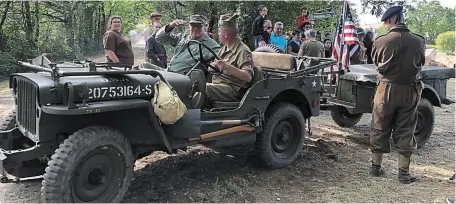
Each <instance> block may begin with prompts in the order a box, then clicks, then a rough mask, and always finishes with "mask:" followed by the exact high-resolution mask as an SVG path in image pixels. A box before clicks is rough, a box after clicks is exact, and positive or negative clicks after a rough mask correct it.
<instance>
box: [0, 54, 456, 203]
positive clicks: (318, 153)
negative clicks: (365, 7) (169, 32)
mask: <svg viewBox="0 0 456 204" xmlns="http://www.w3.org/2000/svg"><path fill="white" fill-rule="evenodd" d="M138 50H140V49H138ZM141 57H142V56H141ZM455 85H456V82H455V80H453V79H452V80H450V81H449V83H448V96H449V98H451V99H455ZM4 86H5V83H3V84H2V85H0V87H4ZM3 90H5V89H3ZM8 93H9V92H7V91H2V92H0V94H2V96H1V97H0V111H1V112H2V113H3V114H2V116H3V115H4V112H5V111H6V110H8V109H10V107H11V106H12V101H11V99H10V97H9V96H8V95H7V94H8ZM454 107H455V106H454V104H453V105H451V106H447V105H444V106H443V107H442V108H438V107H435V112H436V126H435V129H434V133H433V135H432V138H431V140H430V141H429V142H428V144H427V145H426V146H425V147H424V148H422V149H420V150H418V151H417V153H416V154H415V155H414V156H413V164H412V171H413V172H415V173H418V174H419V175H420V181H418V182H416V183H413V184H409V185H401V184H399V182H398V181H397V179H396V176H397V170H396V164H397V159H396V158H397V157H396V156H397V153H396V151H393V153H391V154H389V155H387V157H386V158H385V159H384V161H385V165H386V168H387V174H386V176H384V177H382V178H372V177H370V176H369V175H368V174H367V172H368V168H369V151H368V134H369V122H370V114H366V115H365V116H364V117H363V119H362V121H361V122H360V123H358V125H357V126H356V127H355V128H352V129H348V128H340V127H338V126H336V125H335V124H334V123H333V122H332V120H331V118H330V116H329V113H328V112H321V116H319V117H316V118H313V119H312V124H313V127H314V135H313V136H312V137H311V138H308V140H307V143H306V146H305V147H304V149H303V151H302V153H301V154H300V156H299V157H298V159H297V161H296V163H295V164H294V165H292V166H289V167H286V168H284V169H280V170H268V169H265V168H263V167H261V166H260V165H259V164H257V160H256V159H255V156H254V151H253V148H252V147H250V146H239V147H232V148H227V149H225V150H224V151H221V152H215V151H213V150H210V149H207V148H204V147H201V146H195V147H191V148H189V150H188V151H186V152H179V153H178V154H176V155H167V154H164V153H162V152H157V153H154V154H152V155H150V156H148V157H145V158H143V159H141V160H139V161H137V162H136V171H135V176H134V179H133V180H132V183H131V187H130V189H129V192H128V193H127V195H126V196H125V198H124V200H123V202H129V203H131V202H357V203H360V202H376V203H377V202H400V203H402V202H414V203H416V202H426V203H429V202H438V203H443V202H445V198H446V197H448V196H450V195H454V193H455V189H454V184H449V183H448V182H447V179H448V178H449V177H450V176H451V175H452V174H453V173H454V169H455V168H454V165H455V154H454V150H455V131H454V129H455V126H454V124H455V119H454V116H455V110H454V109H455V108H454ZM318 139H322V140H320V141H317V140H318ZM333 154H335V156H334V155H333ZM39 192H40V182H39V181H37V182H30V183H23V184H0V202H2V203H4V202H28V203H29V202H39Z"/></svg>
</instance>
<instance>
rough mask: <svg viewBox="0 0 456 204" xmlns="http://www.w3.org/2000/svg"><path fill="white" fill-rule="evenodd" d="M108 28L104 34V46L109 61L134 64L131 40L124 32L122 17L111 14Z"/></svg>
mask: <svg viewBox="0 0 456 204" xmlns="http://www.w3.org/2000/svg"><path fill="white" fill-rule="evenodd" d="M107 27H108V30H107V31H106V33H105V34H104V36H103V48H104V50H105V53H106V58H107V60H108V62H115V63H125V64H127V65H130V66H132V65H133V64H134V61H135V56H134V55H133V50H132V48H131V41H130V40H129V39H128V38H126V37H125V36H124V35H123V34H122V18H121V17H120V16H111V17H110V18H109V20H108V26H107Z"/></svg>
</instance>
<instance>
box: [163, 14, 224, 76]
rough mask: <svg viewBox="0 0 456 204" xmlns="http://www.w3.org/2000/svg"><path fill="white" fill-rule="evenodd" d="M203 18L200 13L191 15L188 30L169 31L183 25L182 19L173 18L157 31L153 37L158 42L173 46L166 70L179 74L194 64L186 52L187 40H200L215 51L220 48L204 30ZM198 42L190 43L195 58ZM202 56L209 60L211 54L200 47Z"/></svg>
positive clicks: (197, 55) (197, 53)
mask: <svg viewBox="0 0 456 204" xmlns="http://www.w3.org/2000/svg"><path fill="white" fill-rule="evenodd" d="M205 19H206V18H204V17H203V16H201V15H193V16H191V17H190V22H189V32H185V33H171V31H172V30H173V29H174V28H176V27H181V26H183V25H184V23H185V22H184V21H183V20H179V19H177V20H174V21H172V22H171V23H170V24H168V25H166V26H163V27H162V28H160V29H159V30H158V31H157V34H156V36H155V39H157V41H158V42H159V43H162V44H165V43H167V44H169V45H171V46H173V47H174V53H173V57H172V58H171V61H170V64H169V68H168V71H170V72H175V73H179V74H187V72H188V71H190V69H191V68H192V67H193V66H195V64H196V62H195V60H194V59H193V58H192V57H191V55H190V53H189V52H188V49H187V47H188V44H187V43H188V41H189V40H196V41H200V42H202V43H203V44H205V45H206V46H208V47H209V48H211V49H212V51H214V52H215V53H217V52H218V51H219V50H220V45H219V44H218V43H217V42H216V41H215V40H214V39H212V38H210V37H209V35H208V34H207V33H206V32H205V31H204V25H205V24H206V21H205ZM198 47H199V46H198V44H196V43H193V44H191V45H190V50H191V51H192V55H193V57H194V58H195V59H199V56H200V54H199V48H198ZM201 49H202V52H203V58H204V60H206V61H209V60H210V59H211V58H213V55H212V54H211V53H210V52H209V50H207V49H206V48H204V47H202V48H201Z"/></svg>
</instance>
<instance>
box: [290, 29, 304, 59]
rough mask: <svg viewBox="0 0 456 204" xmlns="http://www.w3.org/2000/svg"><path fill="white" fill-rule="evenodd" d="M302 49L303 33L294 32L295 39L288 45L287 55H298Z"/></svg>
mask: <svg viewBox="0 0 456 204" xmlns="http://www.w3.org/2000/svg"><path fill="white" fill-rule="evenodd" d="M300 47H301V33H299V32H298V31H297V30H295V31H293V37H292V38H291V39H290V40H289V41H288V43H287V53H288V54H293V55H297V54H298V53H299V48H300Z"/></svg>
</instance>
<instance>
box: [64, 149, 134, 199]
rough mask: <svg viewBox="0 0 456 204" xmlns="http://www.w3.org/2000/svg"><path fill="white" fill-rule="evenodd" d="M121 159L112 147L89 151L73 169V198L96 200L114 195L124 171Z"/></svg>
mask: <svg viewBox="0 0 456 204" xmlns="http://www.w3.org/2000/svg"><path fill="white" fill-rule="evenodd" d="M122 160H123V158H122V157H119V155H118V152H117V150H116V149H114V148H107V147H104V148H98V149H96V150H94V151H92V152H91V153H89V154H88V155H87V156H86V157H85V159H84V160H83V161H82V162H81V163H80V165H79V168H78V169H76V171H74V177H73V178H74V179H73V184H72V188H73V191H72V192H73V193H72V194H73V198H74V200H75V201H76V202H98V201H104V200H109V199H110V198H111V197H114V196H115V192H116V189H117V188H118V186H119V185H121V178H123V176H124V173H125V167H123V165H122V164H123V162H122Z"/></svg>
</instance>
